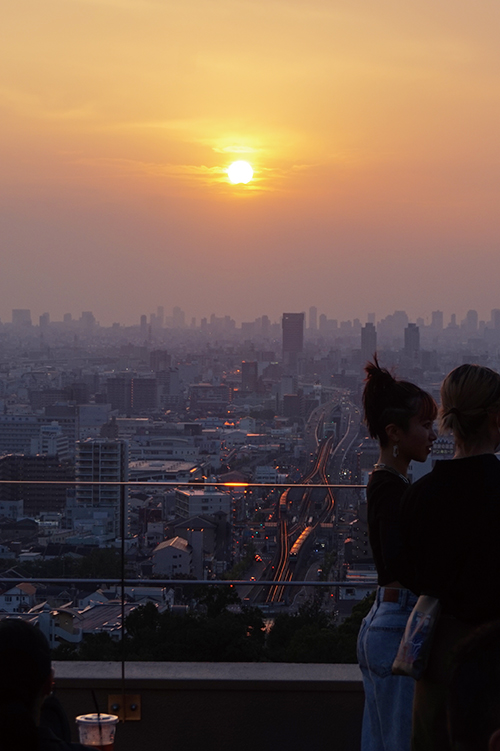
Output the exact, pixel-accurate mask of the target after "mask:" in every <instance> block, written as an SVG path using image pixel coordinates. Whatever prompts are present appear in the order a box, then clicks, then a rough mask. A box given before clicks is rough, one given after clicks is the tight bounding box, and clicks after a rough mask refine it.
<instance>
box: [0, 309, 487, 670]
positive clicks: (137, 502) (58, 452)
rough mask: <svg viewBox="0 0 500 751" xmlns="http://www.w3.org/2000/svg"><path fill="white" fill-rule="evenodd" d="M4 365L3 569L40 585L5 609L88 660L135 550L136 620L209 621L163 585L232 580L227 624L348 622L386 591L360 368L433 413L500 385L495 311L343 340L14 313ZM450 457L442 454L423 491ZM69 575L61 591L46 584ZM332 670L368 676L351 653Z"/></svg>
mask: <svg viewBox="0 0 500 751" xmlns="http://www.w3.org/2000/svg"><path fill="white" fill-rule="evenodd" d="M0 347H1V349H0V353H1V361H0V399H1V407H2V409H1V414H0V451H1V457H0V480H1V481H2V482H1V483H0V516H1V519H0V531H1V540H0V556H1V560H2V570H3V576H4V577H6V578H10V579H11V580H12V579H13V578H15V577H18V576H19V577H20V578H21V579H24V578H30V582H29V583H28V582H24V581H22V582H20V583H19V584H15V582H12V581H9V583H8V584H7V583H6V584H4V585H3V587H2V592H1V594H0V609H1V610H2V611H4V612H7V613H23V614H25V617H30V618H32V619H33V620H34V621H35V622H37V623H38V624H39V625H40V627H41V628H43V630H44V631H45V632H46V634H47V636H48V637H49V638H50V640H51V644H52V646H53V647H58V646H59V647H60V646H61V644H62V645H66V647H67V648H68V649H69V648H71V649H73V652H71V651H70V654H71V655H73V656H74V655H75V654H76V652H75V651H74V650H75V649H77V648H78V649H81V650H83V651H82V652H81V654H82V655H85V648H84V645H85V642H86V640H87V641H88V637H89V636H95V635H96V634H103V633H104V634H106V635H107V637H109V640H110V643H111V642H112V641H113V640H116V639H119V638H120V634H121V629H122V623H121V617H122V612H121V605H120V602H119V598H120V587H119V585H118V584H117V583H116V581H117V580H118V579H119V577H120V572H121V571H122V569H121V566H120V553H121V552H124V553H125V557H126V562H125V564H124V566H125V567H124V569H123V573H124V574H125V576H126V578H127V580H130V579H134V580H137V583H136V584H134V586H127V588H126V592H127V605H126V616H129V615H130V613H132V612H133V611H134V609H136V608H137V607H139V606H144V605H145V604H146V603H150V604H152V605H154V607H155V608H156V610H157V612H158V613H159V614H161V613H164V612H169V613H186V612H191V613H198V614H200V613H202V614H206V613H207V609H208V610H210V607H209V606H208V605H207V590H206V589H203V590H196V589H193V586H194V585H192V586H191V587H185V586H180V585H179V586H176V585H173V584H166V583H165V584H163V583H162V584H161V585H160V584H159V585H158V586H154V581H153V580H154V579H161V580H165V581H172V580H176V579H179V581H180V580H182V579H186V580H194V581H197V582H200V581H205V582H209V581H211V580H219V581H220V580H221V579H227V580H229V581H244V582H248V583H245V584H238V585H234V587H231V590H232V591H231V592H230V596H229V599H227V600H225V599H224V597H226V598H227V593H226V594H225V595H224V596H222V595H220V597H222V599H221V600H220V602H219V607H221V608H222V609H224V608H225V607H226V606H228V607H230V609H232V610H234V611H235V612H240V613H241V611H242V608H243V611H245V612H246V611H248V610H249V609H250V610H252V612H255V609H258V613H259V617H262V618H263V623H267V629H268V631H269V630H271V631H272V628H273V624H275V623H276V619H277V618H278V617H279V618H283V617H284V616H285V615H286V616H289V617H297V616H298V614H299V613H301V614H302V616H303V617H305V616H304V614H305V613H307V612H308V609H309V611H310V612H311V614H312V615H311V618H312V617H313V615H314V617H315V618H317V616H318V613H319V612H321V613H322V616H321V617H322V618H327V619H328V623H329V624H330V626H331V627H332V628H337V629H338V628H339V627H340V626H341V625H342V624H343V623H344V622H345V621H346V619H347V622H348V623H349V622H350V621H349V618H353V617H354V616H352V615H351V613H352V609H353V606H356V604H357V603H359V602H360V601H361V600H362V599H363V598H364V597H365V595H367V594H369V593H370V592H371V591H373V588H374V582H375V571H374V564H373V558H372V555H371V550H370V548H369V544H368V537H367V525H366V502H365V493H364V488H363V487H362V486H364V485H366V482H367V478H368V472H369V471H370V469H371V467H372V465H373V463H374V462H375V461H376V459H377V455H378V446H377V444H376V442H375V441H373V440H371V439H370V438H369V437H368V434H367V432H366V428H365V427H364V425H363V423H362V419H361V404H360V395H361V390H362V386H363V379H364V372H363V368H364V364H365V363H366V362H367V360H369V359H370V358H371V357H372V356H373V354H374V353H375V352H377V353H378V356H379V358H380V361H381V363H382V364H383V365H385V366H387V367H389V368H393V369H394V370H395V371H396V372H397V374H398V375H399V376H400V377H407V378H410V379H411V380H413V381H415V382H417V383H418V384H419V385H421V386H422V387H424V388H425V389H427V390H428V391H429V392H430V393H433V394H434V395H435V396H436V398H438V394H439V386H440V383H441V380H442V378H443V376H444V374H445V373H446V372H448V370H450V369H451V368H453V367H455V366H456V365H458V364H460V363H462V362H466V361H474V362H480V363H482V364H488V365H490V366H492V367H494V368H496V367H498V365H499V362H498V352H499V349H500V310H493V311H492V313H491V320H489V321H487V322H484V321H479V320H478V315H477V313H476V311H474V310H471V311H469V312H468V313H467V315H466V317H465V318H464V320H462V321H458V322H457V320H456V316H454V315H452V316H451V317H450V320H449V321H445V320H444V316H443V313H442V312H440V311H435V312H433V313H432V315H431V319H430V323H429V324H428V325H426V324H425V322H424V320H422V319H418V320H417V321H416V322H411V321H409V320H408V316H407V315H406V313H405V312H404V311H396V312H395V313H394V314H393V315H390V316H387V317H385V318H384V319H382V320H380V321H376V320H375V316H374V315H369V316H368V320H367V321H366V322H364V323H362V322H361V321H360V320H359V319H356V320H354V321H341V322H340V323H339V322H337V321H335V320H329V319H327V318H326V316H324V315H322V314H321V315H318V311H317V309H316V308H314V307H312V308H310V310H309V312H308V315H307V316H306V315H305V314H304V313H284V314H283V316H282V319H281V321H279V322H271V321H270V320H269V318H268V317H267V316H265V315H263V316H261V317H259V318H258V319H256V320H255V321H253V322H246V323H245V322H242V323H241V325H239V326H237V325H236V323H235V321H234V320H233V319H232V318H231V317H230V316H226V317H224V318H217V317H215V316H211V317H210V318H208V319H202V320H201V321H200V324H199V325H197V322H196V321H194V320H192V321H191V322H187V321H186V315H185V313H184V311H182V310H181V309H180V308H174V309H173V311H172V315H171V316H166V315H165V314H164V310H163V308H160V307H159V308H158V309H157V311H156V313H152V314H150V315H149V316H146V315H144V316H142V317H141V319H140V321H139V322H138V325H136V326H131V327H124V326H121V325H120V324H119V323H115V324H113V325H112V326H111V327H108V328H106V327H101V326H100V325H99V324H98V322H97V321H96V320H95V318H94V316H93V315H92V313H91V312H84V313H82V314H81V316H80V317H79V318H78V319H73V318H72V316H71V315H69V314H68V315H66V316H64V320H63V321H51V320H50V316H49V314H48V313H44V314H43V315H41V316H40V317H39V320H38V323H35V322H34V321H33V320H32V316H31V312H30V311H29V310H24V309H17V310H13V311H12V321H11V322H9V323H4V324H2V325H1V327H0ZM452 455H453V444H452V441H451V439H450V438H449V437H440V438H439V439H438V440H437V441H436V442H435V444H434V448H433V452H432V454H431V455H430V456H429V458H428V460H427V462H425V463H424V464H423V465H421V464H413V465H412V466H411V468H410V474H411V475H412V476H413V477H414V478H417V477H419V476H421V475H422V474H424V473H426V472H428V471H429V470H430V469H431V468H432V465H433V462H434V461H435V459H436V458H437V457H439V458H443V457H451V456H452ZM23 481H24V482H26V481H28V484H23ZM50 481H56V482H57V484H54V485H51V484H50ZM37 483H40V484H37ZM85 483H95V484H85ZM99 483H108V484H107V485H106V484H104V485H100V484H99ZM113 483H127V484H126V486H125V485H124V484H122V485H119V484H115V485H113ZM280 485H282V486H283V487H282V488H281V489H280ZM293 485H298V486H299V487H297V488H293ZM308 485H312V486H313V487H311V488H309V489H308V487H307V486H308ZM318 485H320V486H321V485H333V486H335V485H346V486H361V487H346V488H345V489H344V488H328V489H324V488H322V487H317V486H318ZM122 509H125V515H124V516H122V514H121V510H122ZM122 531H124V537H123V539H122ZM56 574H57V576H58V577H62V578H63V579H64V584H60V585H57V582H54V581H52V582H50V583H48V582H46V581H45V582H42V583H37V582H36V577H39V578H40V579H42V580H46V579H49V580H50V577H52V578H54V577H55V575H56ZM68 576H70V577H74V579H75V580H78V581H79V583H78V584H72V583H71V580H70V579H68ZM33 577H35V578H33ZM85 577H88V578H91V579H92V580H93V583H92V586H90V585H87V586H83V585H82V584H81V581H80V580H81V578H85ZM99 577H102V581H101V582H99ZM108 580H109V581H113V580H114V582H115V583H114V584H113V583H111V584H110V583H109V581H108ZM273 581H278V582H280V584H276V585H274V584H272V582H273ZM293 581H299V582H303V581H310V582H317V583H318V585H317V586H305V585H302V586H299V585H298V586H296V587H293V586H289V585H287V584H286V582H293ZM329 581H332V582H341V584H338V585H336V586H333V585H332V586H331V587H330V586H328V582H329ZM97 582H99V583H97ZM141 582H142V583H141ZM263 582H269V583H268V584H263ZM282 582H284V583H282ZM320 582H321V586H320V584H319V583H320ZM221 591H222V590H221ZM224 591H225V590H224ZM209 599H210V598H209ZM216 611H217V607H216ZM279 618H278V620H279ZM351 646H352V645H351ZM101 652H102V656H106V654H107V652H106V650H102V649H101ZM256 654H257V653H256ZM258 654H260V653H258ZM304 657H305V658H306V659H307V654H305V655H304ZM257 658H258V657H257ZM330 658H331V661H337V662H339V661H344V660H345V661H355V657H354V656H353V652H352V650H351V651H350V652H349V650H347V651H346V652H345V654H344V655H341V656H340V657H339V655H338V652H337V653H336V652H335V650H333V651H330ZM182 659H185V658H182ZM191 659H196V655H195V654H194V653H192V655H191ZM210 659H217V654H212V656H211V657H210ZM323 659H326V660H328V658H327V657H324V656H323V657H322V656H321V655H320V656H319V657H318V655H317V654H312V655H311V660H312V661H322V660H323Z"/></svg>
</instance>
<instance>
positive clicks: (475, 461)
mask: <svg viewBox="0 0 500 751" xmlns="http://www.w3.org/2000/svg"><path fill="white" fill-rule="evenodd" d="M400 522H401V539H402V543H403V555H404V560H405V562H406V565H405V567H404V568H403V572H402V574H401V581H402V583H403V584H405V585H406V586H407V587H409V588H410V589H412V590H413V591H414V592H415V593H417V594H420V593H424V594H433V595H435V596H437V597H439V599H440V600H441V603H442V605H443V610H444V612H447V613H450V614H451V615H454V616H455V617H456V618H458V619H460V620H462V621H466V622H467V623H477V624H479V623H483V622H485V621H488V620H493V619H497V618H500V462H499V461H498V459H497V458H496V457H495V456H494V455H493V454H482V455H480V456H472V457H468V458H465V459H451V460H447V461H439V462H437V463H436V465H435V467H434V469H433V470H432V472H430V473H429V474H428V475H425V477H422V478H421V479H420V480H418V482H416V483H415V484H414V485H412V486H411V487H410V488H408V489H407V491H406V493H405V494H404V497H403V500H402V502H401V515H400Z"/></svg>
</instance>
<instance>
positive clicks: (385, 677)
mask: <svg viewBox="0 0 500 751" xmlns="http://www.w3.org/2000/svg"><path fill="white" fill-rule="evenodd" d="M365 370H366V383H365V389H364V392H363V406H364V412H365V421H366V423H367V426H368V431H369V433H370V435H371V437H372V438H376V439H377V440H378V442H379V445H380V454H379V459H378V462H377V464H375V466H374V468H373V473H372V474H371V477H370V481H369V483H368V487H367V491H366V496H367V504H368V534H369V538H370V544H371V547H372V551H373V558H374V561H375V566H376V568H377V575H378V588H377V593H376V600H375V602H374V604H373V607H372V609H371V610H370V612H369V614H368V615H367V617H366V618H365V619H364V621H363V623H362V625H361V629H360V632H359V636H358V661H359V665H360V668H361V672H362V674H363V685H364V690H365V709H364V714H363V728H362V742H361V748H362V751H409V749H410V737H411V717H412V702H413V693H414V681H413V680H412V679H411V678H407V677H402V676H394V675H392V673H391V667H392V663H393V661H394V658H395V656H396V652H397V650H398V647H399V642H400V641H401V637H402V635H403V633H404V629H405V626H406V621H407V620H408V616H409V614H410V613H411V611H412V608H413V606H414V604H415V602H416V597H415V595H414V594H413V593H412V592H410V591H409V590H408V589H406V588H405V587H404V586H403V585H402V584H401V582H400V553H401V551H400V536H399V530H398V514H399V506H400V501H401V497H402V496H403V493H404V492H405V490H406V489H407V487H408V485H409V479H408V477H407V472H408V466H409V464H410V462H411V461H412V460H415V461H419V462H424V461H425V460H426V458H427V456H428V454H429V452H430V450H431V447H432V443H433V441H434V440H435V438H436V434H435V432H434V427H433V423H434V420H435V418H436V414H437V407H436V403H435V402H434V399H433V398H432V397H431V396H430V395H429V394H428V393H427V392H425V391H423V390H422V389H421V388H419V387H418V386H416V385H415V384H413V383H410V382H409V381H399V380H396V379H395V378H394V377H393V376H392V375H391V374H390V373H389V371H388V370H386V369H385V368H381V367H380V366H379V364H378V361H377V358H376V357H374V362H372V363H368V364H367V366H366V368H365Z"/></svg>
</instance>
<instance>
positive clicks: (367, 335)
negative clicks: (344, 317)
mask: <svg viewBox="0 0 500 751" xmlns="http://www.w3.org/2000/svg"><path fill="white" fill-rule="evenodd" d="M376 351H377V329H376V328H375V325H374V324H373V323H370V322H368V323H367V324H365V325H364V326H363V328H362V329H361V367H362V368H364V367H365V365H366V363H367V362H368V361H369V360H372V358H373V355H374V354H375V353H376Z"/></svg>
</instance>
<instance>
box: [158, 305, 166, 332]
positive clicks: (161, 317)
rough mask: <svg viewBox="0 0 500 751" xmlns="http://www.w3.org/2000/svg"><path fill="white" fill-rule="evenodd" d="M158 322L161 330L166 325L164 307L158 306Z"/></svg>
mask: <svg viewBox="0 0 500 751" xmlns="http://www.w3.org/2000/svg"><path fill="white" fill-rule="evenodd" d="M156 322H157V324H158V326H159V327H160V328H163V324H164V323H165V311H164V309H163V305H158V307H157V309H156Z"/></svg>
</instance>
